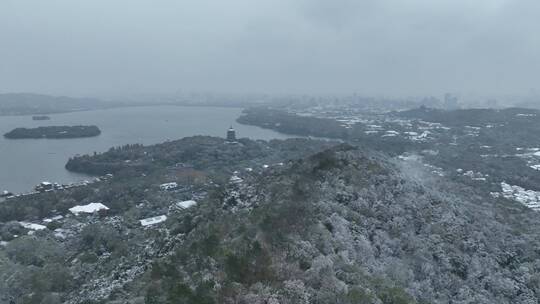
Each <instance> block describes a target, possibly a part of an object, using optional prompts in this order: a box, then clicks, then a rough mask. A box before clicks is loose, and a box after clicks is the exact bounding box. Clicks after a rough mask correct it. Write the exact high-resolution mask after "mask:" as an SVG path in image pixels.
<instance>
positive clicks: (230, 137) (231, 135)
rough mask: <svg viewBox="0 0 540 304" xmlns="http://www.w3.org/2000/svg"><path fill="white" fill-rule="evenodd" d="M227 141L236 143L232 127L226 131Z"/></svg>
mask: <svg viewBox="0 0 540 304" xmlns="http://www.w3.org/2000/svg"><path fill="white" fill-rule="evenodd" d="M227 141H228V142H236V131H235V130H234V129H233V127H232V126H231V127H230V128H229V130H227Z"/></svg>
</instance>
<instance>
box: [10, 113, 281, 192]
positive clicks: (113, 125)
mask: <svg viewBox="0 0 540 304" xmlns="http://www.w3.org/2000/svg"><path fill="white" fill-rule="evenodd" d="M241 112H242V109H239V108H218V107H180V106H152V107H130V108H117V109H109V110H97V111H85V112H74V113H64V114H51V115H49V116H50V117H51V120H46V121H33V120H32V117H31V116H0V191H2V190H9V191H12V192H26V191H29V190H31V189H32V188H33V187H34V186H35V185H36V184H38V183H39V182H41V181H51V182H59V183H68V182H74V181H80V180H84V179H86V178H87V177H86V176H84V175H80V174H75V173H71V172H69V171H67V170H65V169H64V165H65V164H66V162H67V160H68V158H69V157H71V156H73V155H76V154H88V153H93V152H94V151H96V152H104V151H107V150H108V149H109V148H110V147H112V146H119V145H124V144H132V143H142V144H145V145H150V144H156V143H160V142H164V141H166V140H174V139H179V138H182V137H186V136H192V135H212V136H220V137H225V134H226V132H227V129H228V128H229V126H231V125H232V126H233V127H234V128H235V129H236V133H237V136H238V137H249V138H252V139H265V140H268V139H274V138H278V139H283V138H288V137H290V136H287V135H283V134H280V133H277V132H274V131H271V130H265V129H261V128H258V127H254V126H246V125H241V124H237V123H236V122H235V121H236V118H238V117H239V116H240V113H241ZM49 125H58V126H60V125H96V126H98V127H99V128H100V129H101V132H102V133H101V135H100V136H97V137H91V138H76V139H17V140H8V139H5V138H4V137H3V136H2V135H3V134H4V133H6V132H8V131H10V130H12V129H14V128H18V127H25V128H33V127H39V126H49Z"/></svg>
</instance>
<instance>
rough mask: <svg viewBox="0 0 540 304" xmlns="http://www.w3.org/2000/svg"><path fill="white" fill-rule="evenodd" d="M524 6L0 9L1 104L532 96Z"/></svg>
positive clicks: (37, 2) (265, 2)
mask: <svg viewBox="0 0 540 304" xmlns="http://www.w3.org/2000/svg"><path fill="white" fill-rule="evenodd" d="M538 11H540V2H538V1H535V0H522V1H511V0H478V1H469V0H452V1H450V0H441V1H425V0H406V1H392V0H365V1H356V0H333V1H328V0H293V1H291V0H259V1H248V0H230V1H210V0H198V1H168V0H159V1H143V0H130V1H127V0H117V1H108V0H93V1H70V0H48V1H41V0H29V1H20V0H4V1H2V2H1V3H0V39H1V41H2V47H1V48H0V92H3V93H8V92H34V93H44V94H53V95H70V96H89V97H121V96H127V95H134V94H168V93H174V92H178V91H209V92H235V93H270V94H289V93H292V94H304V93H305V94H349V93H360V94H364V95H378V96H381V95H384V96H407V95H422V96H425V95H432V94H433V95H441V94H443V93H445V92H455V93H460V94H478V95H490V96H496V95H506V94H518V95H530V94H532V95H534V94H536V92H537V90H538V89H539V88H538V81H537V80H538V76H539V75H538V73H539V71H540V36H539V35H538V30H539V29H540V18H538Z"/></svg>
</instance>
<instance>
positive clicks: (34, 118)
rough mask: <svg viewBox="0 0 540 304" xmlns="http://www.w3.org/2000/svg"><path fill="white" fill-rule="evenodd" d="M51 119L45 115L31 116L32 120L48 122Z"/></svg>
mask: <svg viewBox="0 0 540 304" xmlns="http://www.w3.org/2000/svg"><path fill="white" fill-rule="evenodd" d="M50 119H51V118H50V117H49V116H47V115H36V116H32V120H50Z"/></svg>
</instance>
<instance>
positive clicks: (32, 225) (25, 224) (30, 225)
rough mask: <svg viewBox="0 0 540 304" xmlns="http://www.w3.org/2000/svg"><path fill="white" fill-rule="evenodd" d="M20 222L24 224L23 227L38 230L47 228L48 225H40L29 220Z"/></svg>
mask: <svg viewBox="0 0 540 304" xmlns="http://www.w3.org/2000/svg"><path fill="white" fill-rule="evenodd" d="M19 224H21V226H23V228H25V229H29V230H35V231H37V230H44V229H47V227H46V226H43V225H39V224H34V223H29V222H19Z"/></svg>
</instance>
